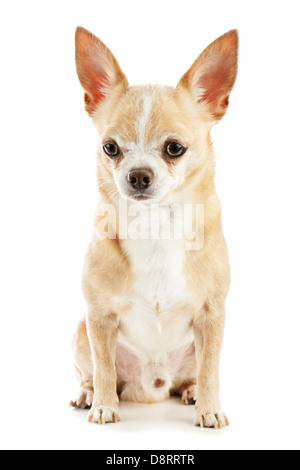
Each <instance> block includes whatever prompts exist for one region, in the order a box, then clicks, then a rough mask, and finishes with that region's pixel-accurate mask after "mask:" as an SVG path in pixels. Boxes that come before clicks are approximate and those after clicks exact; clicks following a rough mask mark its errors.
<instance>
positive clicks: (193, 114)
mask: <svg viewBox="0 0 300 470" xmlns="http://www.w3.org/2000/svg"><path fill="white" fill-rule="evenodd" d="M237 57H238V33H237V31H235V30H233V31H230V32H229V33H227V34H225V35H224V36H222V37H220V38H219V39H217V40H216V41H215V42H213V43H212V44H211V45H210V46H209V47H208V48H207V49H206V50H205V51H204V52H203V53H202V54H201V55H200V56H199V57H198V59H197V60H196V62H195V63H194V64H193V65H192V67H191V68H190V69H189V70H188V72H187V73H186V74H185V75H184V76H183V77H182V78H181V80H180V81H179V83H178V85H177V87H176V88H175V89H173V88H168V87H159V86H146V87H144V86H143V87H129V85H128V81H127V79H126V77H125V75H124V74H123V72H122V70H121V68H120V66H119V64H118V62H117V61H116V59H115V58H114V56H113V55H112V53H111V52H110V50H109V49H108V48H107V47H106V46H105V45H104V44H103V43H102V42H101V41H100V40H99V39H98V38H97V37H95V36H94V35H93V34H91V33H90V32H88V31H86V30H85V29H83V28H78V29H77V31H76V65H77V73H78V77H79V80H80V82H81V85H82V87H83V88H84V91H85V95H84V97H85V105H86V110H87V111H88V113H89V114H90V115H91V116H92V118H93V121H94V123H95V125H96V127H97V129H98V131H99V134H100V139H101V146H100V147H101V148H100V151H99V168H100V171H99V187H100V188H101V190H103V191H105V192H106V193H107V194H108V196H113V195H115V194H119V195H121V196H122V197H125V198H128V199H130V200H133V201H144V202H146V201H148V202H153V203H160V202H162V201H166V200H168V199H169V200H171V199H172V198H173V199H174V197H175V194H176V193H177V194H178V193H180V190H181V189H182V188H185V191H186V190H187V188H188V187H189V185H192V184H193V183H192V182H193V180H194V177H195V175H198V176H199V177H201V175H205V174H207V172H209V168H211V166H212V160H213V158H212V152H211V140H210V136H209V134H210V130H211V127H212V125H213V124H214V123H216V122H217V121H219V120H220V119H221V118H222V117H223V115H224V114H225V112H226V109H227V107H228V103H229V94H230V92H231V90H232V88H233V85H234V83H235V79H236V75H237ZM198 184H199V178H198ZM116 189H117V191H116Z"/></svg>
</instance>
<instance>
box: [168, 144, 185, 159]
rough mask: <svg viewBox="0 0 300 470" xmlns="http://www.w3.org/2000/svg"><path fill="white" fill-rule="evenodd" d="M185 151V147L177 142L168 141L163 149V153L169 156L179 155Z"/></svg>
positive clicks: (176, 156) (175, 156)
mask: <svg viewBox="0 0 300 470" xmlns="http://www.w3.org/2000/svg"><path fill="white" fill-rule="evenodd" d="M185 152H186V148H185V147H183V145H181V144H179V143H178V142H169V143H168V144H167V146H166V149H165V153H166V154H167V155H168V156H169V157H171V158H178V157H181V156H182V155H183V154H184V153H185Z"/></svg>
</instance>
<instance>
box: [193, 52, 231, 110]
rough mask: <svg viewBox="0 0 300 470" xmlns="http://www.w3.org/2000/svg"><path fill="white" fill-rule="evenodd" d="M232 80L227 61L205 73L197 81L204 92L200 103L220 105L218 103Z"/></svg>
mask: <svg viewBox="0 0 300 470" xmlns="http://www.w3.org/2000/svg"><path fill="white" fill-rule="evenodd" d="M229 78H230V69H229V67H228V64H227V63H226V61H224V62H221V63H220V64H218V66H217V67H216V65H214V66H213V67H212V69H211V70H209V71H208V72H206V73H204V74H203V75H202V76H201V77H200V79H199V80H198V81H197V86H198V87H199V88H200V89H201V90H203V92H202V94H201V96H200V98H199V103H201V102H203V101H206V102H208V103H211V104H215V105H218V101H219V100H220V99H221V98H222V97H223V96H224V94H226V90H227V91H228V92H229V91H230V90H229V89H228V88H229V87H228V85H229V84H228V82H229Z"/></svg>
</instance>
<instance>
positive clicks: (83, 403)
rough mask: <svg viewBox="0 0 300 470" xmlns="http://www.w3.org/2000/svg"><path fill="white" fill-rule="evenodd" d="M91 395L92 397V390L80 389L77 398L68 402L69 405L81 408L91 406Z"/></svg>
mask: <svg viewBox="0 0 300 470" xmlns="http://www.w3.org/2000/svg"><path fill="white" fill-rule="evenodd" d="M93 397H94V393H93V392H84V391H81V392H80V394H79V396H78V398H77V399H76V400H74V401H73V400H72V401H71V402H70V406H72V407H73V408H81V409H86V408H91V406H92V403H93Z"/></svg>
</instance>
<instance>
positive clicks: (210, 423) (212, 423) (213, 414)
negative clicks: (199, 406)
mask: <svg viewBox="0 0 300 470" xmlns="http://www.w3.org/2000/svg"><path fill="white" fill-rule="evenodd" d="M195 426H200V427H201V428H215V429H222V428H224V427H226V426H229V421H228V418H227V417H226V415H225V414H224V413H222V411H200V412H197V417H196V421H195Z"/></svg>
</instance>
